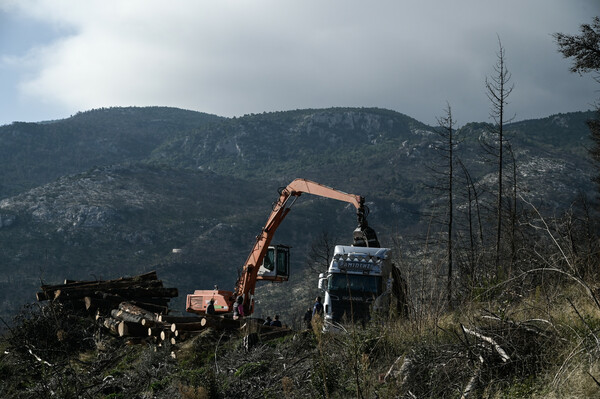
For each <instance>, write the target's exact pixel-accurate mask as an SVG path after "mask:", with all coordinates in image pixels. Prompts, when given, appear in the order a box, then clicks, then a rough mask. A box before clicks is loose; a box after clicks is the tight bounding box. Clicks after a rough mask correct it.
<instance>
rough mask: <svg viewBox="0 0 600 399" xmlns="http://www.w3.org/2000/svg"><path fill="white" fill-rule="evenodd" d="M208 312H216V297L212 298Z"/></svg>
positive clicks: (207, 308)
mask: <svg viewBox="0 0 600 399" xmlns="http://www.w3.org/2000/svg"><path fill="white" fill-rule="evenodd" d="M206 314H215V298H210V301H209V302H208V306H207V307H206Z"/></svg>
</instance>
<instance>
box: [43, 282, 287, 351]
mask: <svg viewBox="0 0 600 399" xmlns="http://www.w3.org/2000/svg"><path fill="white" fill-rule="evenodd" d="M176 296H177V288H165V287H163V284H162V281H160V280H158V277H157V275H156V272H154V271H153V272H149V273H145V274H141V275H138V276H133V277H121V278H118V279H115V280H96V281H65V282H64V283H63V284H57V285H42V286H41V291H39V292H38V293H37V294H36V297H37V299H38V301H45V300H49V301H54V302H61V303H70V304H72V305H74V307H75V308H80V309H85V310H86V311H87V312H88V314H90V315H94V316H95V319H96V322H97V324H98V325H99V326H100V327H101V328H102V329H103V330H105V331H108V332H109V333H110V334H112V335H115V336H119V337H129V340H130V342H133V341H135V342H140V341H144V342H147V341H150V342H154V343H156V344H158V345H162V344H163V343H169V344H171V345H176V344H178V343H179V342H182V341H184V340H186V339H188V338H190V337H194V336H196V335H198V334H199V333H201V332H202V331H204V330H206V329H208V328H213V329H217V330H229V331H232V332H235V331H240V332H242V333H244V334H246V333H247V332H248V331H249V329H248V327H251V330H252V333H253V334H258V338H259V340H260V341H265V340H268V339H272V338H277V337H281V336H283V335H287V334H289V333H290V332H291V330H289V329H287V328H281V327H269V326H263V325H262V321H261V320H258V319H252V318H245V319H244V318H242V319H238V320H234V319H232V318H231V316H228V315H227V316H226V315H204V316H199V315H194V316H177V315H173V314H169V306H168V305H169V301H170V299H171V298H173V297H176Z"/></svg>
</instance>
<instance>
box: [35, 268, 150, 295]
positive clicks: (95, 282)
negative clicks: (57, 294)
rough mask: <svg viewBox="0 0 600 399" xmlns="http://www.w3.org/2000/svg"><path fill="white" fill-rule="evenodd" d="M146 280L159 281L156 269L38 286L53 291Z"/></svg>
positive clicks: (129, 283) (128, 283) (43, 289)
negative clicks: (118, 276) (129, 275)
mask: <svg viewBox="0 0 600 399" xmlns="http://www.w3.org/2000/svg"><path fill="white" fill-rule="evenodd" d="M147 281H159V280H158V276H157V275H156V271H151V272H148V273H144V274H140V275H137V276H132V277H120V278H117V279H113V280H91V281H72V280H65V283H64V284H56V285H48V284H42V286H41V287H40V288H41V289H42V291H55V290H59V289H61V288H65V287H81V286H86V285H87V286H94V285H96V286H101V285H103V284H109V285H111V284H112V285H118V284H121V283H122V284H124V285H131V284H132V283H134V284H135V283H138V284H140V283H141V284H143V282H147Z"/></svg>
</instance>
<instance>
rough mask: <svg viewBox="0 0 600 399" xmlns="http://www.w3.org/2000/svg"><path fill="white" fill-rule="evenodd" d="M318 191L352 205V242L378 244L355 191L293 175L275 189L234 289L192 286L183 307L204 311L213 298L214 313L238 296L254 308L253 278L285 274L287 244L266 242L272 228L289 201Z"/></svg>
mask: <svg viewBox="0 0 600 399" xmlns="http://www.w3.org/2000/svg"><path fill="white" fill-rule="evenodd" d="M304 193H306V194H312V195H318V196H320V197H326V198H331V199H336V200H339V201H345V202H348V203H351V204H352V205H354V207H355V208H356V215H357V218H358V227H357V228H356V229H355V230H354V233H353V245H354V246H360V247H377V248H378V247H379V241H378V240H377V235H376V234H375V230H373V229H372V228H370V227H369V225H368V224H367V218H366V217H367V214H368V208H366V207H365V204H364V203H365V199H364V197H361V196H359V195H354V194H346V193H344V192H342V191H338V190H335V189H333V188H330V187H327V186H324V185H322V184H319V183H315V182H313V181H310V180H306V179H296V180H294V181H293V182H291V183H290V184H289V185H288V186H287V187H285V188H280V189H279V199H278V200H277V202H276V203H275V204H274V205H273V210H272V212H271V215H270V216H269V218H268V219H267V222H266V223H265V226H264V227H263V228H262V231H261V233H260V234H259V235H258V236H257V237H256V243H255V244H254V247H253V248H252V251H250V255H249V256H248V259H246V262H245V263H244V265H243V267H242V273H241V275H240V277H239V278H238V280H237V282H236V284H235V289H234V291H226V290H219V289H217V288H215V289H213V290H196V291H194V293H193V294H188V296H187V300H186V311H188V312H191V313H198V314H204V313H206V307H207V306H208V304H209V302H210V301H211V299H212V300H214V308H215V312H216V313H227V312H231V311H233V306H234V303H235V301H236V299H238V298H240V297H241V298H242V300H243V306H244V315H246V316H248V315H250V314H252V313H253V311H254V288H255V286H256V282H257V280H267V281H275V282H282V281H287V280H288V277H289V247H287V246H284V245H274V246H270V244H271V240H272V239H273V236H274V235H275V231H276V230H277V228H278V227H279V225H280V224H281V222H282V221H283V219H284V218H285V217H286V216H287V214H288V213H289V211H290V210H291V207H292V205H293V204H294V203H295V202H296V200H297V199H298V197H300V195H302V194H304Z"/></svg>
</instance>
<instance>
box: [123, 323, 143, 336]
mask: <svg viewBox="0 0 600 399" xmlns="http://www.w3.org/2000/svg"><path fill="white" fill-rule="evenodd" d="M117 331H118V332H119V336H120V337H146V336H148V330H147V329H146V327H144V326H142V325H141V324H139V323H132V322H129V321H121V322H120V323H119V326H118V328H117Z"/></svg>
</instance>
